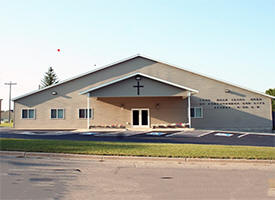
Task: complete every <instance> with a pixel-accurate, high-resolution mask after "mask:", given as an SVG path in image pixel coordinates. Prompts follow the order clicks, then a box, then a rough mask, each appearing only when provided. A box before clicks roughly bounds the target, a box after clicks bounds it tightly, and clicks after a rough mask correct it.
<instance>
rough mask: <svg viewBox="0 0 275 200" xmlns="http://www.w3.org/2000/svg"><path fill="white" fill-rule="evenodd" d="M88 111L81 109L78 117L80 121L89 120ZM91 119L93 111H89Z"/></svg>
mask: <svg viewBox="0 0 275 200" xmlns="http://www.w3.org/2000/svg"><path fill="white" fill-rule="evenodd" d="M87 116H88V109H79V111H78V117H79V118H80V119H87ZM89 118H92V109H89Z"/></svg>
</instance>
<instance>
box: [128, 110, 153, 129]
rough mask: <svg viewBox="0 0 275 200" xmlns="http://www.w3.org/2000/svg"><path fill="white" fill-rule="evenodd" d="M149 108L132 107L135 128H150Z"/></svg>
mask: <svg viewBox="0 0 275 200" xmlns="http://www.w3.org/2000/svg"><path fill="white" fill-rule="evenodd" d="M149 121H150V116H149V109H143V108H142V109H132V125H133V127H134V128H149V127H150V125H149Z"/></svg>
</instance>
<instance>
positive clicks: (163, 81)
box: [79, 72, 199, 95]
mask: <svg viewBox="0 0 275 200" xmlns="http://www.w3.org/2000/svg"><path fill="white" fill-rule="evenodd" d="M137 75H139V76H143V77H146V78H149V79H152V80H155V81H158V82H161V83H164V84H167V85H171V86H174V87H177V88H180V89H183V90H188V91H190V92H192V93H198V92H199V91H198V90H194V89H192V88H188V87H185V86H182V85H178V84H175V83H171V82H169V81H165V80H162V79H159V78H156V77H153V76H149V75H147V74H142V73H139V72H137V73H134V74H130V75H128V76H124V77H122V78H119V79H116V80H113V81H110V82H108V83H104V84H101V85H99V86H96V87H93V88H90V89H87V90H85V91H83V92H80V93H79V94H80V95H82V94H86V93H88V92H92V91H94V90H97V89H100V88H103V87H106V86H108V85H112V84H114V83H117V82H120V81H123V80H126V79H129V78H132V77H134V76H137Z"/></svg>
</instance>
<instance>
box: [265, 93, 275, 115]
mask: <svg viewBox="0 0 275 200" xmlns="http://www.w3.org/2000/svg"><path fill="white" fill-rule="evenodd" d="M265 93H266V94H268V95H271V96H275V88H273V89H269V90H266V91H265ZM272 110H273V111H274V112H275V99H272Z"/></svg>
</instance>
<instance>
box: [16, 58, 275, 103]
mask: <svg viewBox="0 0 275 200" xmlns="http://www.w3.org/2000/svg"><path fill="white" fill-rule="evenodd" d="M137 57H141V58H145V59H149V60H152V61H155V62H158V63H162V64H165V65H169V66H171V67H174V68H178V69H181V70H184V71H187V72H191V73H193V74H197V75H200V76H203V77H206V78H209V79H212V80H215V81H219V82H221V83H225V84H228V85H231V86H234V87H237V88H241V89H244V90H247V91H250V92H253V93H256V94H259V95H262V96H265V97H269V98H272V99H275V97H274V96H271V95H267V94H264V93H261V92H258V91H255V90H252V89H248V88H245V87H242V86H239V85H236V84H233V83H230V82H227V81H223V80H219V79H217V78H213V77H210V76H208V75H205V74H202V73H198V72H194V71H192V70H187V69H184V68H182V67H179V66H176V65H172V64H169V63H167V62H163V61H160V60H157V59H153V58H150V57H149V56H145V55H141V54H136V55H134V56H131V57H128V58H125V59H122V60H120V61H117V62H114V63H111V64H108V65H104V66H102V67H99V68H97V69H94V70H91V71H88V72H86V73H83V74H80V75H77V76H74V77H72V78H69V79H65V80H64V81H60V82H59V83H57V84H54V85H50V86H48V87H45V88H42V89H38V90H34V91H32V92H29V93H26V94H24V95H21V96H18V97H15V98H13V99H12V100H13V101H16V100H18V99H21V98H24V97H27V96H30V95H32V94H35V93H38V92H41V91H44V90H47V89H50V88H53V87H55V86H58V85H61V84H63V83H66V82H69V81H72V80H74V79H78V78H81V77H82V76H86V75H88V74H91V73H94V72H97V71H99V70H102V69H106V68H108V67H111V66H113V65H117V64H120V63H123V62H126V61H128V60H131V59H134V58H137Z"/></svg>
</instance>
